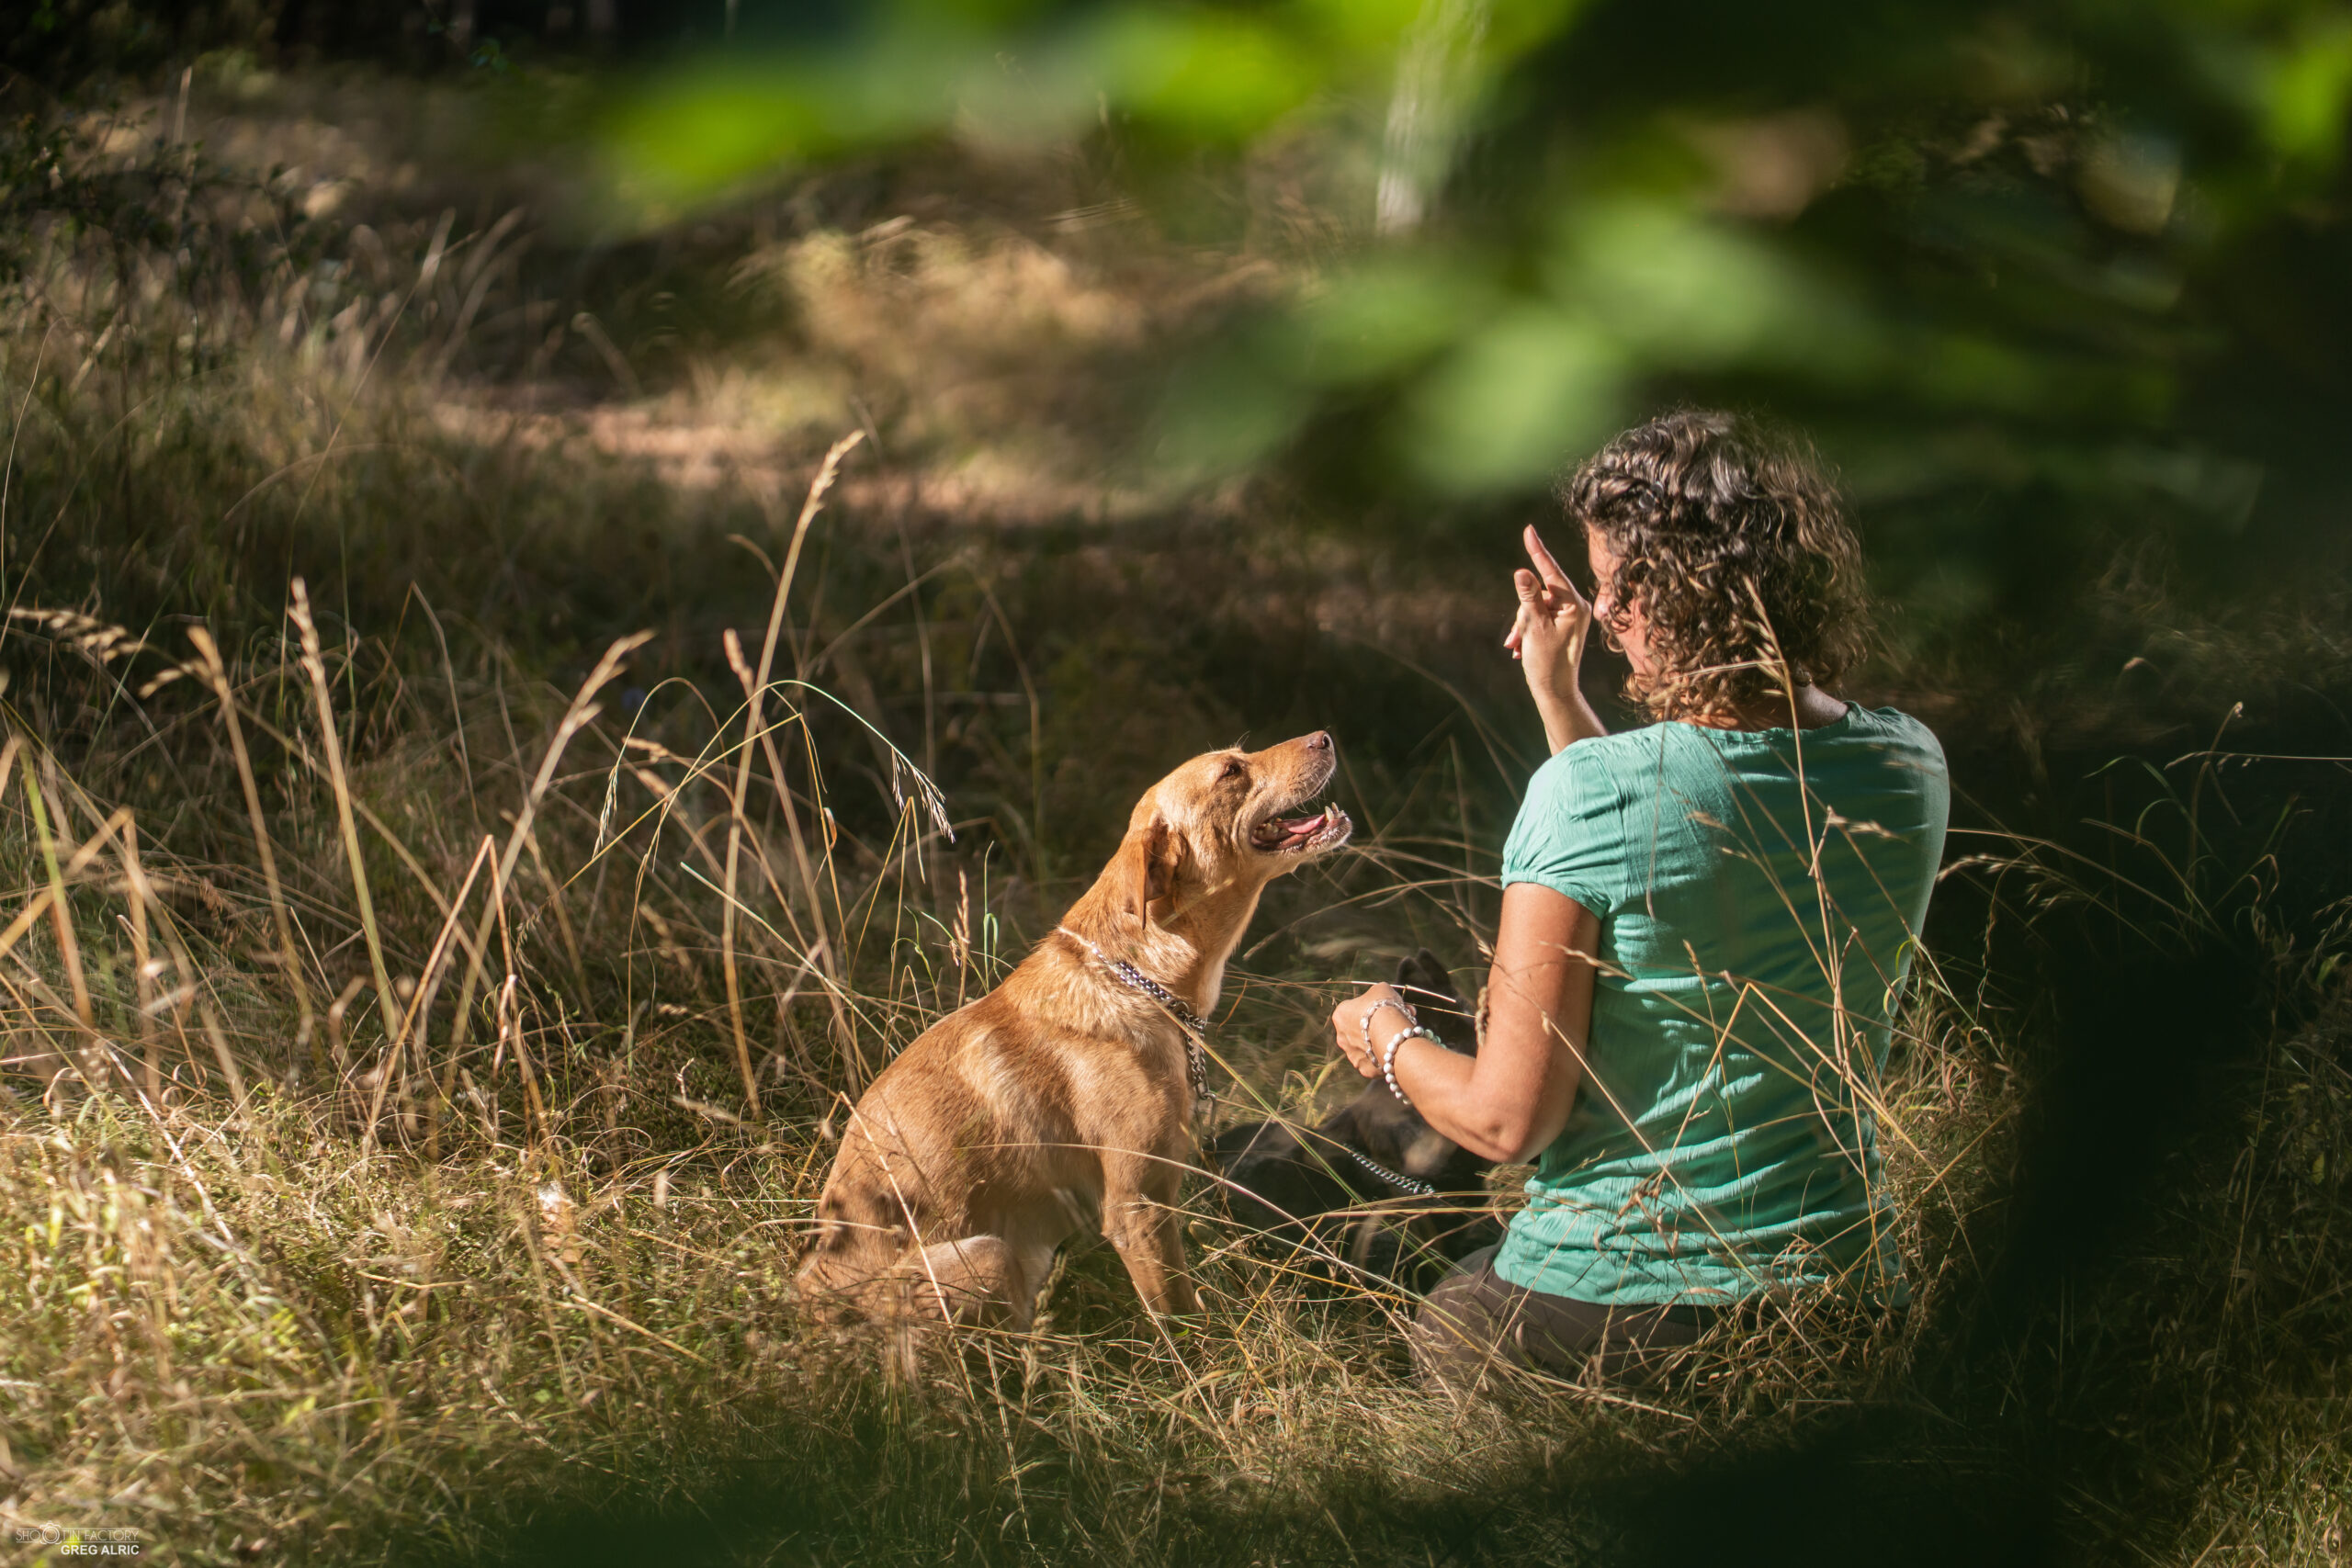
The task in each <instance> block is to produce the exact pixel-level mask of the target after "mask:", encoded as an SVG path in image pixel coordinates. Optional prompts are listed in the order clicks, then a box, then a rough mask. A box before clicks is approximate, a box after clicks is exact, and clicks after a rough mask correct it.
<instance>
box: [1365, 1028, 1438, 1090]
mask: <svg viewBox="0 0 2352 1568" xmlns="http://www.w3.org/2000/svg"><path fill="white" fill-rule="evenodd" d="M1408 1040H1426V1041H1428V1042H1429V1043H1430V1044H1432V1045H1435V1046H1437V1047H1438V1048H1439V1049H1441V1050H1442V1049H1444V1047H1445V1042H1444V1041H1442V1040H1440V1039H1439V1038H1438V1037H1437V1035H1436V1033H1435V1032H1432V1031H1430V1030H1427V1029H1423V1028H1422V1027H1421V1026H1420V1025H1419V1024H1418V1023H1417V1024H1414V1025H1413V1026H1412V1027H1411V1028H1409V1029H1400V1030H1398V1031H1397V1032H1396V1033H1395V1034H1392V1035H1390V1036H1389V1037H1388V1043H1387V1045H1386V1046H1385V1048H1384V1049H1383V1050H1382V1051H1381V1053H1380V1076H1381V1077H1384V1078H1385V1079H1387V1080H1388V1092H1389V1093H1391V1094H1393V1095H1395V1096H1396V1097H1397V1103H1398V1104H1400V1105H1402V1106H1403V1107H1404V1108H1405V1109H1406V1110H1408V1111H1410V1110H1411V1109H1413V1102H1412V1101H1411V1100H1408V1099H1407V1098H1406V1095H1405V1091H1404V1089H1401V1088H1400V1087H1398V1085H1397V1047H1398V1046H1400V1045H1402V1044H1404V1043H1405V1042H1406V1041H1408Z"/></svg>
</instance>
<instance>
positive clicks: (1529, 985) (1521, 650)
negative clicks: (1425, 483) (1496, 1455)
mask: <svg viewBox="0 0 2352 1568" xmlns="http://www.w3.org/2000/svg"><path fill="white" fill-rule="evenodd" d="M1560 500H1561V502H1562V503H1563V506H1564V508H1565V510H1566V513H1567V515H1568V518H1569V519H1570V521H1572V522H1574V523H1576V524H1577V525H1578V526H1579V527H1581V528H1582V530H1583V532H1584V536H1585V547H1586V551H1587V554H1588V557H1589V561H1590V564H1591V568H1592V580H1593V584H1594V588H1593V596H1592V599H1591V600H1590V601H1589V602H1588V601H1587V600H1586V599H1585V598H1584V597H1583V595H1581V594H1580V593H1579V592H1577V589H1576V586H1575V585H1574V584H1573V583H1572V582H1571V581H1569V579H1568V577H1567V576H1566V573H1565V572H1563V571H1562V570H1560V568H1559V566H1558V565H1557V564H1556V563H1555V561H1554V560H1553V558H1552V557H1551V555H1550V553H1549V552H1548V551H1546V550H1545V548H1544V544H1543V541H1542V540H1541V539H1540V538H1539V537H1538V536H1537V535H1536V532H1535V530H1534V529H1533V528H1532V527H1531V528H1530V529H1528V531H1527V537H1526V545H1527V550H1528V555H1529V558H1530V559H1531V561H1532V567H1533V570H1521V571H1520V572H1519V573H1518V574H1517V586H1518V590H1519V613H1518V618H1517V620H1516V622H1515V623H1514V624H1513V626H1512V627H1511V630H1510V636H1509V637H1508V638H1506V644H1507V646H1508V647H1509V648H1510V650H1511V653H1512V655H1513V657H1515V658H1517V659H1519V660H1521V663H1522V666H1523V668H1524V670H1525V672H1526V678H1527V684H1528V690H1529V692H1530V693H1531V694H1532V695H1533V697H1534V699H1535V705H1536V707H1537V709H1538V711H1539V712H1540V713H1541V714H1542V716H1543V720H1544V733H1545V735H1546V737H1547V738H1548V739H1549V741H1550V744H1551V748H1552V752H1553V755H1552V759H1551V761H1548V762H1546V763H1545V764H1544V766H1543V767H1542V768H1540V769H1538V770H1537V771H1536V773H1535V775H1534V777H1533V778H1532V779H1531V780H1530V781H1529V784H1528V789H1527V795H1526V799H1525V800H1524V802H1523V803H1522V804H1521V808H1520V813H1519V817H1518V820H1517V821H1516V823H1515V824H1514V825H1513V827H1512V829H1511V832H1510V840H1509V841H1508V843H1507V844H1506V846H1505V848H1504V851H1503V870H1502V882H1503V904H1502V916H1501V920H1500V923H1499V925H1498V929H1497V932H1496V938H1495V948H1494V965H1493V970H1492V974H1491V976H1490V979H1489V984H1488V989H1487V1009H1488V1013H1487V1025H1486V1030H1485V1034H1484V1038H1483V1040H1482V1042H1481V1043H1479V1045H1478V1048H1477V1051H1476V1055H1470V1054H1468V1053H1466V1052H1464V1051H1461V1050H1457V1049H1454V1048H1453V1046H1452V1045H1449V1044H1448V1043H1445V1042H1444V1041H1442V1040H1441V1039H1440V1038H1438V1036H1437V1035H1436V1033H1435V1032H1434V1031H1431V1030H1428V1029H1425V1028H1423V1027H1421V1026H1420V1024H1419V1020H1418V1018H1417V1017H1416V1016H1415V1014H1414V1012H1413V1010H1412V1008H1411V1006H1410V1005H1409V1003H1408V1000H1407V998H1404V997H1402V996H1400V995H1399V994H1398V993H1397V991H1396V990H1395V989H1394V988H1392V987H1386V986H1374V987H1371V988H1370V989H1368V990H1366V991H1364V992H1363V994H1362V995H1360V996H1357V997H1355V998H1351V1000H1349V1001H1347V1002H1345V1003H1343V1004H1342V1005H1341V1006H1340V1008H1339V1010H1337V1011H1336V1012H1335V1013H1334V1014H1333V1017H1332V1023H1333V1027H1334V1030H1335V1032H1336V1035H1337V1039H1338V1043H1339V1047H1340V1050H1341V1051H1343V1052H1344V1053H1345V1054H1346V1055H1347V1056H1348V1057H1349V1059H1350V1060H1351V1062H1352V1063H1353V1065H1354V1066H1355V1067H1356V1068H1357V1070H1358V1071H1359V1072H1361V1073H1363V1076H1364V1077H1368V1078H1373V1079H1378V1080H1383V1081H1385V1083H1386V1084H1387V1086H1388V1087H1389V1088H1390V1089H1392V1090H1394V1091H1395V1093H1396V1094H1397V1097H1398V1098H1399V1099H1401V1100H1406V1101H1408V1103H1410V1104H1411V1105H1412V1107H1413V1108H1414V1109H1415V1110H1417V1111H1419V1112H1420V1114H1421V1115H1422V1116H1423V1117H1424V1118H1426V1119H1427V1120H1428V1121H1429V1122H1430V1124H1431V1125H1432V1126H1434V1127H1435V1128H1436V1129H1437V1130H1438V1131H1439V1132H1441V1133H1442V1134H1445V1135H1446V1136H1448V1137H1450V1138H1452V1139H1453V1140H1454V1141H1455V1142H1456V1143H1458V1144H1460V1145H1463V1146H1464V1148H1467V1149H1469V1150H1471V1151H1473V1152H1474V1153H1476V1154H1477V1155H1479V1156H1483V1157H1486V1158H1489V1159H1493V1160H1497V1161H1503V1162H1509V1161H1520V1160H1533V1161H1534V1162H1535V1166H1536V1168H1535V1174H1534V1176H1533V1178H1532V1179H1531V1180H1530V1181H1529V1182H1528V1184H1527V1196H1528V1201H1527V1205H1526V1207H1525V1208H1524V1209H1522V1210H1521V1212H1520V1213H1518V1214H1517V1215H1516V1216H1515V1217H1514V1218H1513V1219H1512V1221H1511V1224H1510V1228H1509V1229H1508V1231H1507V1232H1506V1233H1505V1235H1504V1239H1503V1241H1502V1243H1501V1245H1500V1246H1499V1247H1495V1248H1492V1249H1489V1250H1488V1251H1487V1252H1484V1253H1479V1254H1474V1255H1473V1256H1472V1257H1471V1258H1468V1259H1466V1260H1465V1261H1464V1264H1463V1266H1462V1267H1461V1269H1458V1270H1457V1271H1456V1272H1455V1273H1454V1274H1453V1275H1452V1276H1450V1277H1449V1278H1448V1279H1446V1280H1444V1281H1442V1283H1441V1284H1440V1285H1439V1286H1438V1287H1437V1288H1436V1289H1435V1290H1434V1291H1432V1292H1430V1297H1429V1299H1428V1301H1427V1303H1425V1304H1424V1306H1423V1308H1422V1310H1421V1313H1420V1315H1419V1321H1418V1323H1417V1325H1416V1328H1415V1333H1414V1350H1415V1354H1416V1357H1417V1359H1419V1362H1420V1364H1421V1366H1422V1368H1423V1370H1424V1371H1425V1372H1426V1373H1427V1374H1428V1375H1430V1376H1431V1377H1433V1378H1434V1379H1436V1380H1438V1381H1440V1382H1443V1383H1445V1384H1448V1385H1451V1386H1464V1385H1467V1384H1470V1383H1473V1382H1476V1379H1477V1377H1478V1376H1479V1374H1480V1373H1481V1372H1482V1371H1485V1370H1486V1369H1487V1368H1488V1367H1491V1366H1494V1365H1498V1364H1504V1365H1510V1366H1516V1367H1520V1368H1532V1369H1534V1370H1537V1371H1545V1372H1549V1373H1553V1374H1555V1375H1568V1376H1579V1375H1586V1374H1587V1373H1593V1374H1597V1375H1599V1376H1600V1377H1603V1378H1615V1377H1623V1376H1627V1375H1630V1374H1632V1373H1634V1372H1637V1371H1641V1370H1643V1369H1644V1368H1645V1367H1649V1366H1653V1365H1655V1362H1656V1359H1657V1358H1658V1357H1659V1356H1660V1355H1662V1354H1663V1353H1665V1352H1666V1351H1668V1350H1669V1349H1670V1348H1673V1347H1676V1346H1679V1345H1684V1344H1688V1343H1689V1342H1691V1340H1693V1339H1695V1338H1697V1337H1699V1335H1700V1334H1701V1333H1702V1332H1703V1331H1704V1330H1705V1328H1706V1327H1707V1326H1708V1325H1709V1324H1710V1323H1711V1322H1713V1320H1714V1319H1715V1318H1716V1317H1718V1316H1719V1315H1721V1314H1724V1313H1726V1312H1732V1311H1736V1310H1739V1309H1740V1308H1742V1307H1743V1306H1751V1307H1752V1306H1753V1305H1754V1304H1755V1303H1758V1302H1759V1301H1761V1300H1766V1299H1770V1298H1771V1297H1774V1296H1781V1295H1786V1294H1789V1293H1792V1292H1827V1291H1831V1290H1835V1289H1839V1288H1843V1289H1847V1290H1849V1291H1851V1292H1853V1293H1854V1294H1855V1295H1857V1296H1859V1297H1863V1298H1866V1299H1875V1300H1878V1301H1881V1302H1893V1301H1900V1300H1901V1299H1902V1296H1903V1289H1904V1287H1903V1280H1902V1272H1901V1266H1900V1262H1899V1259H1898V1258H1896V1256H1895V1253H1894V1247H1893V1242H1892V1235H1891V1230H1892V1225H1891V1216H1890V1214H1889V1212H1888V1206H1887V1202H1886V1199H1885V1195H1884V1192H1883V1186H1882V1182H1881V1179H1880V1159H1879V1151H1878V1126H1877V1116H1876V1108H1877V1105H1878V1097H1877V1092H1876V1091H1877V1085H1878V1081H1879V1076H1880V1074H1881V1073H1882V1071H1883V1068H1884V1066H1885V1062H1886V1055H1887V1048H1888V1041H1889V1034H1890V1030H1891V1027H1892V1024H1893V1021H1894V1012H1895V1010H1896V1008H1897V1006H1898V1005H1899V1002H1900V999H1901V995H1902V991H1903V987H1904V982H1905V977H1906V976H1907V974H1908V971H1909V968H1910V963H1911V957H1912V954H1913V952H1914V950H1915V947H1916V944H1917V937H1918V932H1919V928H1920V922H1921V921H1922V920H1923V919H1925V917H1926V915H1927V908H1928V892H1929V889H1930V887H1931V886H1932V885H1933V882H1934V878H1935V873H1936V867H1937V864H1938V862H1939V859H1940V857H1941V855H1942V852H1943V840H1944V826H1945V819H1946V817H1947V815H1948V809H1949V804H1950V791H1949V785H1948V781H1947V778H1946V774H1945V771H1944V759H1943V752H1942V749H1941V748H1940V747H1939V746H1938V745H1937V743H1936V739H1935V737H1934V736H1933V735H1931V734H1929V733H1928V730H1927V728H1926V727H1924V726H1923V725H1921V724H1920V723H1919V722H1918V721H1917V720H1916V719H1913V718H1910V717H1908V716H1905V715H1904V714H1901V713H1898V712H1896V711H1894V709H1892V708H1880V709H1865V708H1862V707H1860V706H1859V705H1855V704H1851V703H1848V702H1846V701H1844V700H1842V699H1840V698H1838V697H1837V696H1835V695H1833V694H1832V691H1833V689H1834V688H1835V686H1836V684H1837V682H1838V681H1839V679H1840V678H1841V677H1843V676H1844V675H1845V673H1846V672H1847V671H1848V670H1849V668H1851V667H1852V665H1853V664H1854V663H1855V662H1856V661H1857V660H1859V659H1860V657H1861V656H1862V655H1863V653H1864V652H1865V651H1866V637H1867V630H1868V626H1867V619H1866V605H1865V603H1864V599H1863V594H1862V585H1861V580H1860V553H1859V550H1858V547H1857V546H1856V544H1855V540H1854V536H1853V535H1852V533H1851V532H1850V531H1849V529H1848V528H1847V526H1846V524H1845V522H1844V520H1843V518H1842V517H1841V515H1840V512H1839V506H1838V496H1837V493H1836V491H1834V489H1833V488H1832V487H1831V485H1830V484H1829V482H1828V480H1827V479H1826V478H1825V477H1824V475H1823V473H1822V472H1821V468H1820V466H1819V464H1818V462H1817V461H1816V460H1815V458H1814V457H1813V456H1812V454H1811V453H1810V451H1809V450H1807V449H1806V448H1804V447H1803V446H1799V445H1797V444H1795V443H1793V442H1791V441H1787V440H1782V439H1780V438H1777V437H1774V436H1772V435H1770V434H1767V433H1766V432H1763V431H1761V430H1759V429H1758V427H1756V426H1755V425H1753V424H1751V423H1748V422H1747V421H1745V420H1741V419H1737V418H1735V417H1733V416H1730V415H1726V414H1722V413H1714V412H1681V413H1676V414H1671V415H1668V416H1667V417H1665V418H1662V419H1658V420H1655V421H1653V422H1651V423H1648V424H1645V425H1643V426H1641V427H1639V428H1638V429H1634V430H1630V431H1627V432H1626V433H1624V434H1622V435H1620V436H1618V437H1617V438H1616V439H1615V440H1613V441H1611V442H1610V443H1609V445H1608V446H1605V447H1603V448H1602V449H1601V450H1600V452H1599V453H1598V454H1596V455H1595V456H1594V457H1591V458H1590V459H1589V461H1587V462H1586V463H1584V464H1583V465H1582V466H1581V467H1580V468H1577V470H1576V471H1575V473H1574V474H1573V475H1571V476H1570V477H1569V478H1568V479H1567V480H1566V482H1565V483H1564V484H1563V486H1562V487H1561V491H1560ZM1596 622H1598V623H1599V624H1600V626H1601V627H1602V628H1603V631H1604V635H1605V636H1606V637H1608V639H1609V641H1610V644H1611V647H1612V648H1622V649H1623V653H1624V656H1625V660H1626V661H1627V663H1628V664H1630V665H1631V666H1632V671H1633V673H1632V676H1631V678H1630V680H1629V681H1628V682H1627V685H1626V695H1627V696H1628V698H1629V699H1630V700H1632V701H1633V702H1634V703H1635V704H1636V705H1639V706H1640V707H1641V708H1642V709H1644V710H1645V712H1646V713H1647V714H1648V715H1649V716H1650V717H1651V718H1652V719H1653V720H1654V721H1655V722H1653V723H1651V724H1648V725H1646V726H1644V727H1643V728H1637V729H1631V730H1627V731H1624V732H1623V733H1620V734H1615V735H1611V734H1609V733H1608V732H1607V731H1606V730H1605V729H1604V728H1603V727H1602V725H1601V723H1600V719H1599V717H1598V716H1596V715H1595V713H1594V712H1593V709H1592V707H1591V705H1589V703H1588V702H1587V701H1586V700H1585V698H1584V695H1583V693H1582V691H1581V689H1580V687H1579V685H1578V677H1579V673H1580V671H1581V668H1582V661H1583V655H1584V648H1585V642H1586V637H1587V633H1588V632H1589V630H1590V629H1591V627H1592V626H1593V625H1594V623H1596Z"/></svg>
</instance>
